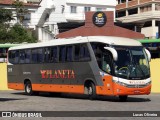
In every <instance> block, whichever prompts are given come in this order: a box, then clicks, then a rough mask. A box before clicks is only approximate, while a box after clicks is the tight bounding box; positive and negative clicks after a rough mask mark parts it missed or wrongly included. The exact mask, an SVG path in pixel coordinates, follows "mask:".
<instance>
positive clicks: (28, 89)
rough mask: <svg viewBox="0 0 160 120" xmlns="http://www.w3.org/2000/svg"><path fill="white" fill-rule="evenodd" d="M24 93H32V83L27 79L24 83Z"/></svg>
mask: <svg viewBox="0 0 160 120" xmlns="http://www.w3.org/2000/svg"><path fill="white" fill-rule="evenodd" d="M25 93H26V94H27V95H33V91H32V84H31V82H30V81H27V82H26V83H25Z"/></svg>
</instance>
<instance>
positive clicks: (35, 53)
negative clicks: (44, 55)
mask: <svg viewBox="0 0 160 120" xmlns="http://www.w3.org/2000/svg"><path fill="white" fill-rule="evenodd" d="M37 57H38V56H37V49H33V50H32V63H37Z"/></svg>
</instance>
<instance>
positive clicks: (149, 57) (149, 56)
mask: <svg viewBox="0 0 160 120" xmlns="http://www.w3.org/2000/svg"><path fill="white" fill-rule="evenodd" d="M145 52H146V53H147V57H148V61H149V62H150V61H151V53H150V52H149V51H148V50H147V49H145Z"/></svg>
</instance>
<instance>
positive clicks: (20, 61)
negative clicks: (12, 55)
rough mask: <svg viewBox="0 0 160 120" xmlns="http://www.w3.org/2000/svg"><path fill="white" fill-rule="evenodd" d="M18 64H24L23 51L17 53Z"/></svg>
mask: <svg viewBox="0 0 160 120" xmlns="http://www.w3.org/2000/svg"><path fill="white" fill-rule="evenodd" d="M19 63H21V64H23V63H25V51H24V50H21V51H20V53H19Z"/></svg>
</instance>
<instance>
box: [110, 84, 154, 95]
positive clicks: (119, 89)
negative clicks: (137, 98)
mask: <svg viewBox="0 0 160 120" xmlns="http://www.w3.org/2000/svg"><path fill="white" fill-rule="evenodd" d="M113 86H114V87H113V88H114V89H113V93H114V95H148V94H150V92H151V84H149V85H147V86H145V87H142V88H139V87H138V86H137V87H134V88H129V87H125V86H122V85H119V84H117V83H114V85H113Z"/></svg>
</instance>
